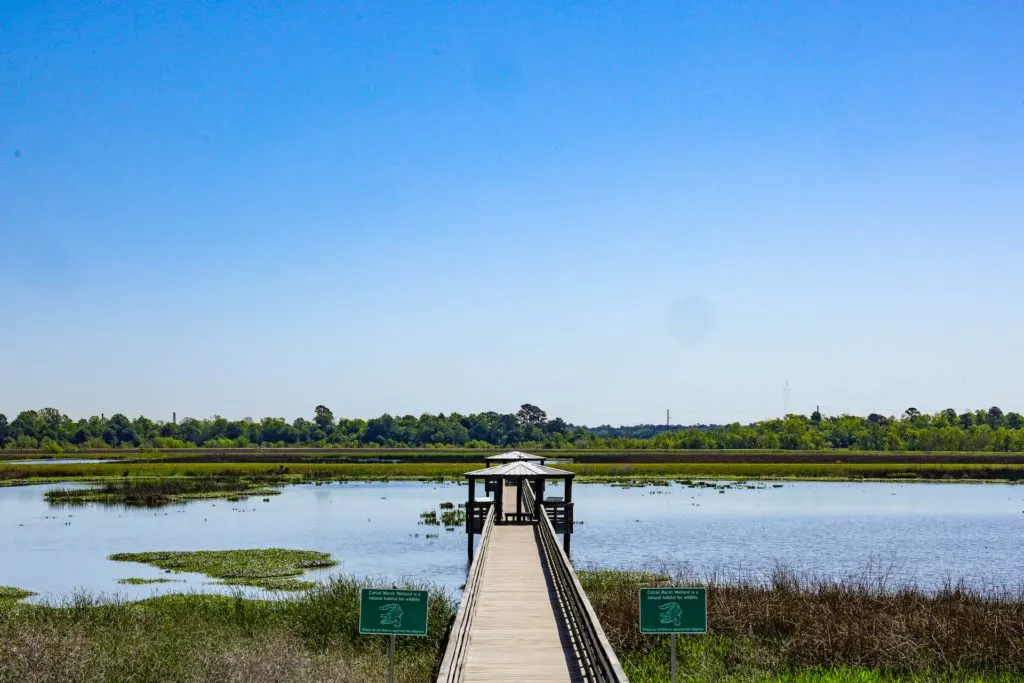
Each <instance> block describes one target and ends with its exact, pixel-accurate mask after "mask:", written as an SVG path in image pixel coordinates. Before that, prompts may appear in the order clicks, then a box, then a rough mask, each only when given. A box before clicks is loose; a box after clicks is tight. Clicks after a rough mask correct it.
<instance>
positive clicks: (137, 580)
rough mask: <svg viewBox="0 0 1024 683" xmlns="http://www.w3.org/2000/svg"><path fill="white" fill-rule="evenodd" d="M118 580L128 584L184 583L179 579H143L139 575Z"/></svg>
mask: <svg viewBox="0 0 1024 683" xmlns="http://www.w3.org/2000/svg"><path fill="white" fill-rule="evenodd" d="M117 582H118V583H120V584H123V585H126V586H145V585H147V584H151V583H182V582H181V581H179V580H177V579H142V578H139V577H137V576H130V577H128V578H126V579H118V581H117Z"/></svg>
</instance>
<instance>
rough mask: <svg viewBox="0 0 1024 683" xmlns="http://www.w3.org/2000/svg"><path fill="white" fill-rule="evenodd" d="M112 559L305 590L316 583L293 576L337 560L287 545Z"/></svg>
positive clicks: (230, 581)
mask: <svg viewBox="0 0 1024 683" xmlns="http://www.w3.org/2000/svg"><path fill="white" fill-rule="evenodd" d="M109 559H111V560H114V561H115V562H142V563H144V564H149V565H152V566H154V567H158V568H160V569H164V570H168V571H176V572H195V573H198V574H205V575H207V576H209V577H212V578H215V579H222V583H224V584H226V585H231V586H239V585H242V586H254V587H257V588H266V589H269V590H286V591H297V590H305V589H307V588H311V587H312V586H314V585H315V584H314V583H312V582H309V581H300V580H296V579H294V578H292V577H295V576H298V575H300V574H302V573H303V572H304V571H306V570H307V569H321V568H325V567H333V566H335V565H336V564H337V562H335V561H334V559H332V558H331V555H330V553H322V552H318V551H315V550H287V549H284V548H258V549H248V550H196V551H172V552H145V553H116V554H114V555H111V556H110V558H109Z"/></svg>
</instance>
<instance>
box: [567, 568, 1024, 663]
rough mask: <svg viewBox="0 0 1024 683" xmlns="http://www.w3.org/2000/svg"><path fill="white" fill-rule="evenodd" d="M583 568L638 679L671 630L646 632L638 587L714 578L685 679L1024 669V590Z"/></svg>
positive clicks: (690, 645) (877, 577)
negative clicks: (641, 621)
mask: <svg viewBox="0 0 1024 683" xmlns="http://www.w3.org/2000/svg"><path fill="white" fill-rule="evenodd" d="M580 580H581V582H582V584H583V586H584V589H585V590H586V591H587V595H588V597H589V598H590V600H591V602H592V603H593V605H594V608H595V610H596V611H597V613H598V616H599V618H600V620H601V623H602V626H603V627H604V630H605V632H606V634H607V635H608V637H609V640H610V641H611V643H612V646H613V647H614V649H615V651H616V652H617V653H618V655H619V657H620V659H621V661H622V662H623V666H624V667H625V668H626V672H627V674H629V675H630V680H631V681H633V683H647V682H649V681H663V680H667V678H668V666H669V656H668V650H669V639H668V637H666V636H648V635H642V634H640V632H639V627H638V623H639V604H638V589H639V588H640V587H641V586H657V585H686V586H693V585H705V586H707V588H708V627H709V633H708V635H706V636H687V637H683V636H680V637H679V638H678V641H677V643H678V648H679V655H678V656H679V661H680V666H681V667H682V671H684V672H690V673H689V674H687V676H691V674H692V677H685V676H684V678H683V680H736V681H739V680H743V681H747V680H768V681H773V680H779V681H782V680H787V681H789V680H793V681H811V680H815V681H817V680H833V681H890V680H919V681H933V680H957V681H961V680H963V681H966V680H986V681H988V680H993V681H1002V680H1005V681H1010V680H1021V679H1022V678H1024V592H1022V591H1020V590H1018V591H1002V592H991V593H984V592H980V591H974V590H970V589H968V588H967V587H965V586H964V585H962V584H950V585H947V586H945V587H943V588H941V589H940V590H938V591H935V592H926V591H923V590H921V589H919V588H917V587H915V586H907V585H902V586H893V585H891V582H890V580H889V578H888V576H887V575H886V574H885V573H884V572H871V571H869V572H865V573H864V574H863V575H860V576H852V577H847V578H844V579H841V580H833V579H828V578H819V577H813V576H806V577H804V576H800V575H797V574H795V573H793V572H789V571H786V570H784V569H778V570H776V571H775V572H774V573H772V574H771V575H770V576H767V577H763V578H762V579H760V580H758V579H752V578H749V577H747V578H741V579H739V580H737V579H736V578H735V577H732V578H730V579H729V580H726V578H724V577H716V576H711V577H694V576H692V575H689V574H687V573H686V572H685V571H681V570H671V571H667V572H664V573H662V574H636V573H631V572H608V571H584V572H580Z"/></svg>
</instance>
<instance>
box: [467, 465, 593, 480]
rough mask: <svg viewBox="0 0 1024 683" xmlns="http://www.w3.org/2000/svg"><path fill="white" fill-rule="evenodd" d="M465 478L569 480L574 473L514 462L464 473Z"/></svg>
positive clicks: (545, 466)
mask: <svg viewBox="0 0 1024 683" xmlns="http://www.w3.org/2000/svg"><path fill="white" fill-rule="evenodd" d="M465 476H467V477H480V478H484V477H486V478H488V479H533V478H537V479H571V478H572V477H575V476H576V473H575V472H569V471H568V470H559V469H556V468H554V467H548V466H547V465H538V464H536V463H533V462H522V461H516V462H509V463H505V464H504V465H502V466H501V467H485V468H484V469H482V470H473V471H472V472H466V474H465Z"/></svg>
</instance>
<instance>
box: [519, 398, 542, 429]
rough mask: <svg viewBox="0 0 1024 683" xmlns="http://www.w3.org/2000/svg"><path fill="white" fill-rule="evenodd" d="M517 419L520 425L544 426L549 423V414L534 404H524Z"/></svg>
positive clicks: (520, 407)
mask: <svg viewBox="0 0 1024 683" xmlns="http://www.w3.org/2000/svg"><path fill="white" fill-rule="evenodd" d="M516 419H517V420H519V424H524V425H542V424H544V423H545V422H547V419H548V414H547V413H545V412H544V411H543V410H541V409H540V408H538V407H537V406H535V405H533V404H532V403H524V404H523V405H521V406H519V412H517V413H516Z"/></svg>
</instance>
